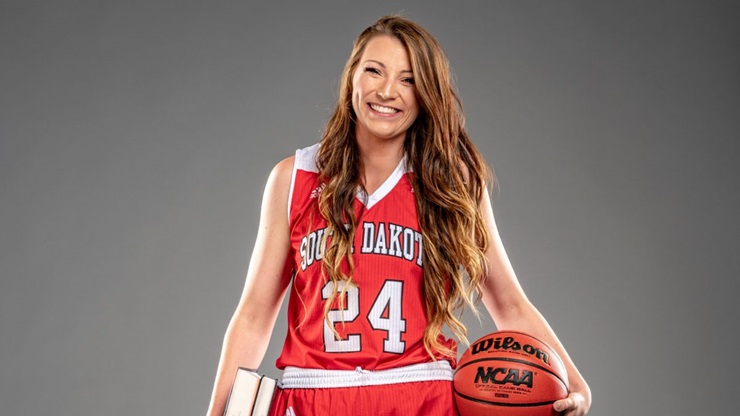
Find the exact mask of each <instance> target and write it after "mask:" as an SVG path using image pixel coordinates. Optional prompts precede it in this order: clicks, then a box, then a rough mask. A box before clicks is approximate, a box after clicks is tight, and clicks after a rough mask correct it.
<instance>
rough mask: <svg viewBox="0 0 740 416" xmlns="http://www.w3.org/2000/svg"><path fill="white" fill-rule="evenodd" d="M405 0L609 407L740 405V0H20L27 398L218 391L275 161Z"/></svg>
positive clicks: (6, 10)
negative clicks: (427, 34) (446, 63)
mask: <svg viewBox="0 0 740 416" xmlns="http://www.w3.org/2000/svg"><path fill="white" fill-rule="evenodd" d="M309 3H310V4H309ZM390 12H403V14H404V15H406V16H407V17H410V18H412V19H415V20H416V21H418V22H419V23H421V24H422V25H424V26H425V27H427V28H428V29H429V30H430V31H431V32H432V33H433V34H434V35H435V36H436V37H437V38H438V39H439V41H440V42H441V43H442V45H443V47H444V48H445V49H446V51H447V53H448V55H449V58H450V60H451V63H452V67H453V69H454V72H455V75H456V78H457V83H458V86H459V90H460V93H461V96H462V99H463V102H464V105H465V109H466V114H467V120H468V127H469V130H470V133H471V135H472V137H473V138H474V139H475V141H476V142H477V144H478V145H479V146H480V149H481V150H482V151H483V152H484V154H485V156H486V158H487V159H488V161H489V162H491V163H492V164H493V166H494V168H495V171H496V173H497V175H498V177H499V180H500V189H499V192H498V194H497V195H496V196H495V198H494V209H495V212H496V215H497V220H498V223H499V226H500V231H501V234H502V237H503V240H504V243H505V245H506V247H507V250H508V253H509V256H510V257H511V260H512V262H513V264H514V267H515V270H516V271H517V274H518V276H519V279H520V280H521V283H522V285H523V286H524V288H525V290H526V292H527V293H528V295H529V296H530V298H531V299H532V300H533V301H534V303H535V304H536V305H537V306H538V307H539V309H540V310H541V311H542V312H543V314H544V315H545V316H546V317H547V318H548V320H549V322H550V323H551V325H552V326H553V327H554V329H555V331H556V332H557V334H558V335H559V337H560V338H561V340H562V341H563V343H564V344H565V345H566V347H567V348H568V350H569V352H570V354H571V355H572V357H573V359H574V360H575V362H576V364H577V365H578V366H579V368H580V370H581V371H582V372H583V374H584V375H585V377H586V379H587V380H588V381H589V383H590V385H591V387H592V389H593V392H594V404H593V408H592V412H591V414H594V415H697V414H712V415H733V414H737V406H736V405H735V403H734V401H735V400H736V398H737V396H738V393H740V383H739V382H738V376H737V373H738V370H740V366H739V365H738V361H737V347H738V344H737V340H738V330H737V325H738V324H737V317H738V316H740V307H738V300H737V298H738V294H739V291H738V289H739V287H738V279H737V278H738V275H739V272H740V267H738V260H737V258H738V255H737V252H738V250H740V244H739V243H738V233H739V232H740V227H739V226H738V220H737V213H738V212H740V197H739V195H738V185H737V181H738V179H740V168H739V167H738V161H739V158H738V156H740V145H738V139H739V138H740V134H739V133H740V122H739V119H740V117H738V116H739V115H740V112H739V110H740V75H739V74H740V64H739V59H738V56H740V54H739V52H740V51H739V48H738V46H739V44H740V30H739V29H738V23H737V22H738V18H739V17H740V8H739V7H738V2H731V1H699V0H697V1H610V2H605V1H586V0H583V1H513V0H512V1H491V2H477V3H474V2H462V3H455V2H448V1H406V2H394V3H388V4H376V3H370V2H344V1H334V2H295V3H282V2H270V3H269V4H267V3H264V4H263V3H257V2H246V1H241V2H238V1H233V2H196V1H187V2H184V1H183V2H174V1H148V2H147V1H135V2H130V1H125V2H115V1H88V2H76V1H51V0H50V1H45V2H43V1H5V0H3V1H0V198H1V199H0V413H1V414H3V415H39V414H54V415H121V416H122V415H167V414H171V415H187V414H193V415H198V414H203V413H204V412H205V409H206V406H207V404H208V400H209V396H210V392H211V387H212V383H213V378H214V376H215V372H216V365H217V362H218V358H219V353H220V349H221V342H222V337H223V333H224V331H225V329H226V325H227V323H228V320H229V318H230V316H231V313H232V311H233V309H234V307H235V306H236V302H237V300H238V298H239V294H240V292H241V289H242V285H243V278H244V275H245V273H246V267H247V264H248V261H249V254H250V253H251V249H252V244H253V242H254V234H255V230H256V227H257V222H258V214H259V212H258V209H259V205H260V198H261V193H262V189H263V184H264V182H265V180H266V179H267V175H268V173H269V171H270V169H271V168H272V166H273V165H274V164H275V163H276V162H278V161H279V160H280V159H282V158H283V157H285V156H288V155H289V154H291V153H292V152H293V151H294V150H295V149H296V148H299V147H304V146H307V145H310V144H313V143H314V142H316V141H317V140H318V138H319V136H320V133H321V131H322V128H323V125H324V123H325V121H326V119H327V117H328V115H329V110H330V108H331V107H332V105H333V102H334V99H335V96H336V83H337V80H338V77H339V74H340V72H341V68H342V66H343V64H344V61H345V59H346V58H347V56H348V54H349V51H350V47H351V43H352V41H353V39H354V38H355V36H356V35H357V34H358V33H359V32H360V31H361V30H362V29H363V28H364V27H366V26H367V25H368V24H370V23H371V22H372V21H373V20H374V19H375V18H377V17H378V16H380V15H383V14H387V13H390ZM467 317H468V320H467V322H468V323H469V325H470V330H471V338H477V337H478V336H481V335H483V334H484V333H487V332H490V331H492V330H493V329H494V328H493V327H492V325H491V323H490V321H489V320H484V321H483V324H482V325H480V324H478V323H477V321H475V320H474V319H472V318H471V317H470V315H467ZM283 320H284V316H281V317H280V318H279V320H278V325H277V328H276V332H275V334H274V336H273V338H272V342H271V349H270V351H269V353H268V356H267V357H266V359H265V361H264V363H263V366H262V369H263V370H264V371H265V372H267V373H268V374H273V375H279V372H278V371H277V370H276V369H275V368H274V360H275V358H276V356H277V354H278V352H279V346H280V344H281V342H282V339H283V336H284V328H285V325H284V322H283Z"/></svg>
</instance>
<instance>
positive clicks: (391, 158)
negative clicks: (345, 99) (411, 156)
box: [356, 131, 405, 193]
mask: <svg viewBox="0 0 740 416" xmlns="http://www.w3.org/2000/svg"><path fill="white" fill-rule="evenodd" d="M356 137H357V147H358V148H359V151H360V159H361V160H362V166H363V172H362V177H363V182H364V185H365V189H366V190H367V192H368V193H372V192H374V190H375V189H377V187H378V186H380V184H382V183H383V181H385V179H386V178H388V176H390V174H391V173H392V172H393V171H394V170H395V169H396V167H397V166H398V164H399V163H400V162H401V159H403V152H404V149H403V142H404V139H405V137H404V136H400V137H398V138H393V139H377V138H370V137H368V136H367V135H363V134H361V132H360V131H357V136H356Z"/></svg>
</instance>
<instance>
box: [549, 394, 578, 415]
mask: <svg viewBox="0 0 740 416" xmlns="http://www.w3.org/2000/svg"><path fill="white" fill-rule="evenodd" d="M575 406H576V402H575V400H573V398H571V397H566V398H565V399H561V400H557V401H556V402H555V403H553V404H552V407H553V408H554V409H555V411H557V412H562V411H565V410H569V409H572V408H574V407H575Z"/></svg>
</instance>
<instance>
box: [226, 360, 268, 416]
mask: <svg viewBox="0 0 740 416" xmlns="http://www.w3.org/2000/svg"><path fill="white" fill-rule="evenodd" d="M276 387H277V380H275V379H273V378H270V377H265V376H264V375H260V374H259V373H257V372H256V371H255V370H251V369H249V368H243V367H239V369H238V370H237V371H236V377H235V378H234V385H233V386H232V387H231V393H229V400H228V401H227V402H226V410H225V411H224V416H267V414H268V413H269V412H270V404H271V403H272V396H273V395H274V394H275V389H276Z"/></svg>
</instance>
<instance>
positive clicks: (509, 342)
mask: <svg viewBox="0 0 740 416" xmlns="http://www.w3.org/2000/svg"><path fill="white" fill-rule="evenodd" d="M491 348H493V349H494V350H498V351H523V352H524V353H525V354H528V355H531V356H533V357H537V359H539V360H541V361H542V362H543V363H545V364H550V356H549V355H547V353H546V352H544V351H542V350H541V349H539V348H537V347H533V346H531V345H529V344H524V345H522V344H521V343H519V342H518V341H516V340H514V337H505V338H486V339H483V340H481V341H479V342H476V343H475V344H473V346H472V347H471V349H472V354H473V355H476V354H480V353H482V352H485V351H488V350H490V349H491Z"/></svg>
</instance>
